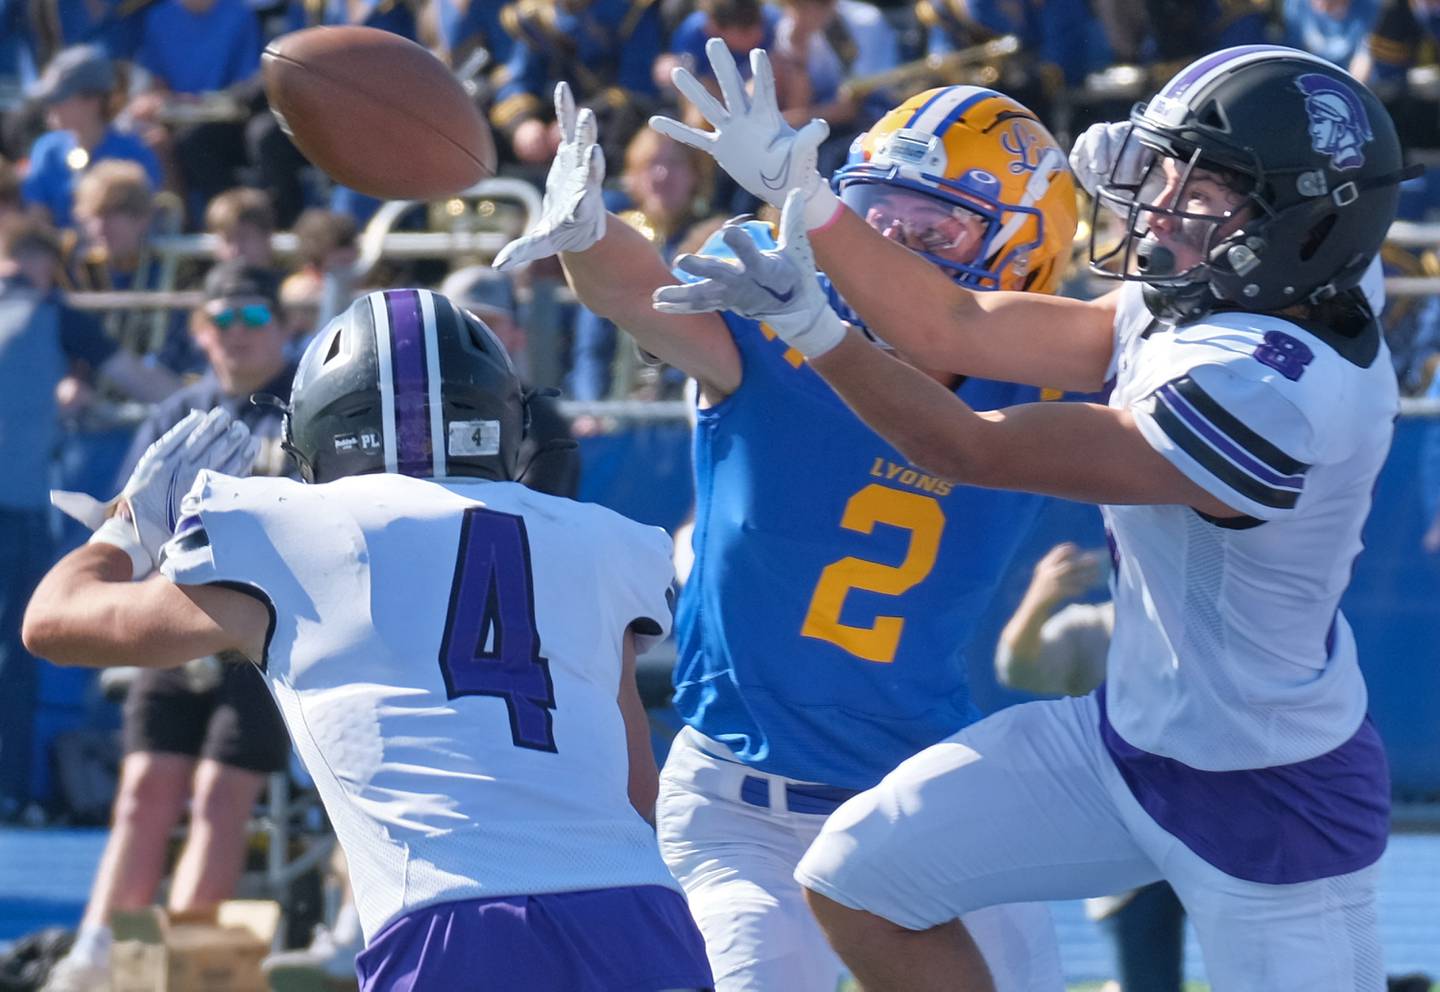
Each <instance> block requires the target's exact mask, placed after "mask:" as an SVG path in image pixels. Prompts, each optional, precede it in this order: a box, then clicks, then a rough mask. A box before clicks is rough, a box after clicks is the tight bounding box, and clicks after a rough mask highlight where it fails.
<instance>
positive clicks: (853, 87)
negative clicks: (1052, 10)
mask: <svg viewBox="0 0 1440 992" xmlns="http://www.w3.org/2000/svg"><path fill="white" fill-rule="evenodd" d="M1018 51H1020V39H1019V38H1017V37H1015V36H1014V35H1013V34H1007V35H1002V36H1001V37H999V38H996V39H994V40H993V41H987V42H985V43H984V44H982V45H971V46H970V47H968V48H962V49H960V50H959V51H954V52H946V53H945V54H943V55H927V56H925V58H923V59H916V60H914V61H913V62H906V63H904V64H903V65H897V66H896V67H895V68H893V69H886V70H885V71H884V72H876V73H872V74H871V75H869V76H859V77H857V78H855V79H851V80H849V81H848V82H846V83H844V84H843V85H842V86H841V87H840V97H841V99H844V100H863V99H865V98H866V97H868V96H869V95H870V94H872V93H875V92H877V91H879V90H894V91H896V97H897V99H898V98H900V97H908V96H910V95H912V94H914V93H918V92H919V91H921V90H923V89H928V88H930V87H932V86H950V85H954V84H956V83H973V84H977V85H991V84H993V83H994V82H995V81H996V80H997V79H998V78H999V75H1000V65H1001V63H1003V62H1004V61H1005V60H1006V59H1008V58H1009V57H1010V56H1012V55H1014V54H1015V53H1016V52H1018Z"/></svg>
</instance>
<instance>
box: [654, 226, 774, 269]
mask: <svg viewBox="0 0 1440 992" xmlns="http://www.w3.org/2000/svg"><path fill="white" fill-rule="evenodd" d="M730 226H732V225H729V224H727V225H726V227H730ZM738 226H739V227H740V229H741V230H743V231H744V232H745V233H746V234H747V235H749V237H750V240H751V241H753V242H755V247H757V248H759V249H760V250H761V251H769V250H771V249H772V248H774V247H775V246H776V244H777V241H776V233H775V228H774V226H773V225H771V224H768V223H766V222H765V221H763V220H758V219H756V218H751V219H750V220H746V221H743V222H741V223H740V224H739V225H738ZM724 234H725V228H724V227H722V228H720V229H719V230H717V231H716V232H715V233H714V234H712V235H710V237H708V238H706V239H705V243H704V244H703V245H701V246H700V250H699V251H697V252H696V253H695V254H697V255H704V256H705V257H706V258H723V259H726V260H727V261H733V260H734V259H735V253H734V252H733V251H731V250H730V246H729V245H727V244H726V243H725V238H724ZM675 277H676V278H677V279H680V280H682V281H683V282H699V281H700V277H699V276H693V275H691V274H690V273H688V272H682V271H681V270H679V269H676V270H675Z"/></svg>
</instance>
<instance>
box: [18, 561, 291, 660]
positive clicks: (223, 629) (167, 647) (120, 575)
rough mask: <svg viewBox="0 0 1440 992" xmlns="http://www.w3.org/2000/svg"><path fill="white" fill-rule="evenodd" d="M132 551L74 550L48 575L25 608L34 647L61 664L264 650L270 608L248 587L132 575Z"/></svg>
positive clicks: (26, 635) (26, 634)
mask: <svg viewBox="0 0 1440 992" xmlns="http://www.w3.org/2000/svg"><path fill="white" fill-rule="evenodd" d="M130 575H131V563H130V558H129V556H127V555H126V554H125V552H123V551H121V550H119V549H118V548H115V547H112V546H111V545H108V544H85V545H82V546H81V547H79V548H77V549H76V550H74V551H72V552H70V554H68V555H66V556H65V557H64V558H62V559H61V560H60V561H59V563H57V564H56V565H55V567H54V568H53V569H51V570H50V572H49V574H47V575H46V576H45V578H43V579H42V580H41V581H40V584H39V586H38V587H37V588H36V589H35V594H34V595H33V596H32V597H31V599H30V604H29V606H28V607H27V608H26V611H25V619H24V624H23V628H22V635H21V636H22V637H23V639H24V642H25V647H26V649H27V650H28V651H30V653H32V654H34V655H36V656H38V657H41V658H46V659H49V660H50V661H53V662H55V663H56V664H59V665H82V666H87V667H93V668H111V667H115V666H119V665H138V666H143V667H148V668H171V667H174V666H176V665H182V664H184V663H185V662H187V661H189V660H191V659H192V658H200V657H203V656H205V655H209V654H219V653H221V652H223V651H239V652H241V653H243V654H246V655H247V656H248V657H252V658H254V657H258V656H259V654H260V653H261V652H262V651H263V650H264V641H265V636H266V634H267V633H268V631H269V621H270V618H269V612H268V611H267V610H266V608H265V607H264V606H263V605H261V604H260V603H259V602H257V601H256V600H255V599H253V598H252V597H250V596H247V595H245V594H244V593H240V592H236V591H234V590H231V589H222V588H218V587H211V586H197V587H185V588H182V587H180V586H177V585H175V584H174V583H173V582H171V581H170V580H169V579H167V578H164V577H163V576H151V577H150V578H149V579H147V580H146V581H144V582H131V581H130Z"/></svg>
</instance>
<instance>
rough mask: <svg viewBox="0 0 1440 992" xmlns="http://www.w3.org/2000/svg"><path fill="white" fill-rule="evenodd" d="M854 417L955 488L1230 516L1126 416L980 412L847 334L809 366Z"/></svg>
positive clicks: (1040, 406)
mask: <svg viewBox="0 0 1440 992" xmlns="http://www.w3.org/2000/svg"><path fill="white" fill-rule="evenodd" d="M811 365H812V367H813V368H814V369H815V371H816V372H818V373H819V374H820V375H822V376H823V377H824V378H825V380H826V381H827V382H829V383H830V385H831V386H832V387H833V388H834V390H835V392H836V393H837V394H839V396H840V397H841V399H843V400H844V401H845V402H846V403H847V404H848V405H849V406H850V408H851V409H852V410H854V411H855V413H856V414H857V415H858V416H859V417H860V418H861V419H862V420H864V421H865V422H866V423H867V424H869V425H870V427H871V428H872V429H873V430H875V432H876V433H878V434H880V435H881V436H882V437H884V438H885V439H886V440H888V441H889V442H890V443H891V444H893V445H895V447H896V448H898V449H899V450H900V452H901V453H902V454H904V455H905V457H906V458H908V459H909V460H910V461H911V462H913V463H914V464H915V465H918V466H920V467H921V468H924V469H925V470H926V471H928V472H930V473H932V474H934V475H938V476H941V477H942V478H946V479H950V480H952V481H955V482H960V483H965V484H967V485H972V486H981V487H985V488H989V489H1010V490H1018V491H1020V492H1032V493H1042V494H1045V495H1049V496H1062V497H1065V498H1066V499H1073V500H1080V501H1083V502H1088V503H1144V504H1182V505H1187V506H1193V507H1195V508H1196V509H1198V510H1201V511H1203V512H1205V513H1209V514H1211V515H1214V516H1234V515H1236V514H1235V511H1234V510H1231V509H1230V508H1229V507H1227V506H1225V504H1223V503H1221V502H1220V501H1219V500H1217V499H1215V498H1214V497H1213V496H1211V495H1210V494H1209V493H1208V492H1206V491H1205V490H1204V489H1202V488H1201V487H1200V486H1199V485H1197V484H1196V483H1194V482H1192V481H1190V479H1188V478H1187V477H1186V476H1185V475H1184V474H1183V473H1181V472H1180V470H1179V469H1177V468H1175V467H1174V466H1173V465H1171V464H1170V462H1169V461H1167V460H1166V459H1165V457H1164V456H1163V455H1161V454H1160V453H1159V452H1157V451H1155V450H1154V449H1153V448H1152V447H1150V445H1149V443H1148V442H1147V441H1146V440H1145V438H1144V436H1143V435H1142V434H1141V433H1140V430H1139V428H1138V427H1137V426H1136V424H1135V421H1134V418H1133V417H1132V416H1131V415H1130V413H1129V412H1128V411H1125V410H1113V409H1111V408H1109V407H1102V406H1097V405H1095V404H1089V403H1029V404H1024V405H1021V406H1013V407H1007V408H1006V409H1004V410H994V411H988V412H984V413H977V412H976V411H975V410H972V409H971V408H970V407H969V406H968V405H967V404H966V403H965V402H964V401H962V400H961V399H960V398H959V397H958V396H956V395H955V394H954V393H952V392H951V391H950V390H948V389H946V388H945V387H944V386H942V385H940V384H939V383H938V382H936V381H935V380H934V379H932V378H930V377H929V376H927V375H926V374H925V373H923V372H921V371H920V370H919V369H916V368H914V367H912V366H910V365H908V364H906V363H905V362H902V361H900V360H899V359H897V358H894V357H893V356H891V355H888V354H886V353H885V352H883V351H881V350H880V349H878V348H876V347H875V346H874V345H872V344H871V343H870V342H869V341H867V340H866V339H865V338H864V337H863V336H862V335H861V334H860V333H859V332H858V331H856V330H854V329H853V328H852V329H851V330H850V332H849V333H848V334H847V335H846V337H845V340H844V341H842V342H841V343H840V344H839V345H838V346H836V347H835V348H834V349H832V350H831V351H829V352H826V353H825V354H823V355H821V356H820V357H819V358H816V359H814V360H813V361H812V362H811Z"/></svg>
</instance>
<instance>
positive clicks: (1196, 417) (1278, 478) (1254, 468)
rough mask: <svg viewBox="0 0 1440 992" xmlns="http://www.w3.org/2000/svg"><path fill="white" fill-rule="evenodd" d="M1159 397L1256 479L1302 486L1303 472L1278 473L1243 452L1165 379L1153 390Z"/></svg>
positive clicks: (1295, 487)
mask: <svg viewBox="0 0 1440 992" xmlns="http://www.w3.org/2000/svg"><path fill="white" fill-rule="evenodd" d="M1155 392H1156V393H1157V394H1158V395H1159V397H1160V399H1161V400H1162V401H1163V402H1164V403H1165V405H1166V406H1168V407H1169V408H1170V409H1171V410H1174V411H1175V415H1176V416H1178V417H1179V418H1180V419H1181V420H1183V421H1185V422H1186V423H1187V424H1189V425H1190V426H1191V427H1193V428H1195V430H1196V431H1198V432H1199V433H1200V435H1201V436H1202V437H1204V438H1205V439H1206V440H1208V441H1209V442H1210V443H1211V444H1213V445H1214V446H1215V447H1216V448H1218V449H1219V450H1220V453H1221V454H1222V455H1224V456H1225V457H1226V458H1228V459H1230V460H1231V461H1232V462H1234V463H1235V464H1236V465H1239V466H1240V467H1241V468H1243V469H1245V470H1246V471H1247V472H1249V473H1250V474H1251V475H1253V476H1255V478H1257V479H1261V480H1263V481H1265V482H1268V483H1270V484H1271V485H1272V486H1284V487H1285V488H1287V489H1297V490H1298V489H1304V488H1305V477H1304V476H1303V475H1280V474H1279V473H1277V472H1275V471H1273V470H1272V469H1270V468H1268V467H1267V466H1265V465H1262V464H1261V463H1260V462H1258V461H1256V460H1255V459H1254V458H1252V457H1250V455H1249V454H1247V453H1246V452H1245V449H1243V448H1240V447H1238V446H1236V444H1235V443H1234V442H1233V441H1231V440H1230V438H1228V437H1227V436H1225V435H1224V434H1222V433H1220V432H1219V431H1218V430H1216V429H1215V427H1214V426H1213V425H1212V424H1211V423H1210V421H1208V420H1206V419H1205V418H1204V417H1202V416H1201V415H1200V414H1199V413H1198V412H1196V410H1195V409H1194V408H1193V407H1192V406H1190V404H1189V403H1186V402H1185V399H1184V397H1182V396H1181V395H1180V394H1179V393H1178V392H1176V391H1175V387H1174V386H1172V385H1170V384H1169V383H1168V382H1167V383H1166V384H1165V385H1163V386H1161V387H1160V388H1159V389H1157V390H1156V391H1155Z"/></svg>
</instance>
